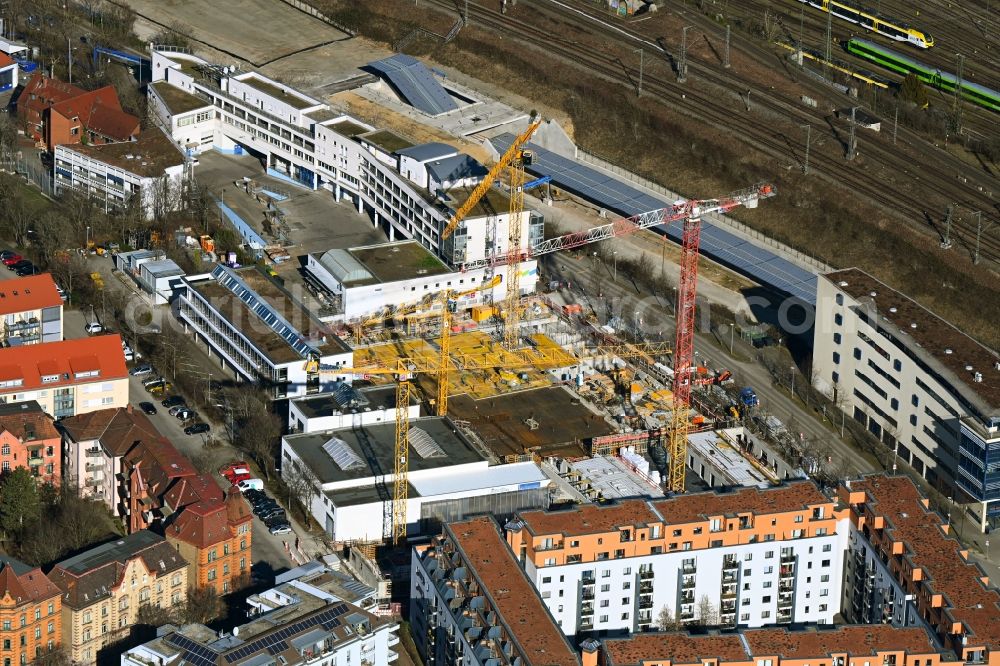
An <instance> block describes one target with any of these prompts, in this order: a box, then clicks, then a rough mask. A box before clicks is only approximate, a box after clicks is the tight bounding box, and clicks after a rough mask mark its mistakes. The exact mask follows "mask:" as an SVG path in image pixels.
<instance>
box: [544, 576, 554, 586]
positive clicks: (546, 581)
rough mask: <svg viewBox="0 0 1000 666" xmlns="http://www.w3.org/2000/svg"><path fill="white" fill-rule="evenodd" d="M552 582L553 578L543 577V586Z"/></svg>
mask: <svg viewBox="0 0 1000 666" xmlns="http://www.w3.org/2000/svg"><path fill="white" fill-rule="evenodd" d="M551 582H552V576H544V577H542V585H545V584H546V583H551Z"/></svg>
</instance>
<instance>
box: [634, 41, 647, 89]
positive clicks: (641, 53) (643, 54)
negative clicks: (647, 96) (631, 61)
mask: <svg viewBox="0 0 1000 666" xmlns="http://www.w3.org/2000/svg"><path fill="white" fill-rule="evenodd" d="M636 51H638V52H639V92H638V96H639V97H642V66H643V63H644V61H645V60H646V52H645V51H643V50H642V49H636Z"/></svg>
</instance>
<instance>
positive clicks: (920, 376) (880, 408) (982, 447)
mask: <svg viewBox="0 0 1000 666" xmlns="http://www.w3.org/2000/svg"><path fill="white" fill-rule="evenodd" d="M817 304H818V305H817V308H816V324H815V339H814V344H813V375H814V383H815V385H816V387H817V388H818V389H819V390H821V391H823V392H825V393H827V394H828V395H830V396H831V397H832V398H834V399H835V400H836V402H837V404H838V405H840V408H841V409H843V410H844V411H845V412H846V414H847V415H848V416H852V417H853V418H855V419H856V420H857V421H859V422H860V423H863V424H864V425H865V426H866V427H867V428H868V430H869V431H870V432H871V433H872V434H873V435H874V436H875V437H877V438H879V439H880V440H881V441H882V442H883V443H884V444H885V446H886V447H887V450H888V451H890V452H895V455H896V456H898V459H899V461H900V462H903V463H907V464H909V465H910V466H911V467H912V468H913V469H914V470H915V471H916V472H917V473H919V474H920V475H921V476H923V477H924V478H926V479H927V480H928V481H929V482H931V483H932V484H934V485H935V486H936V487H937V488H939V489H941V490H942V492H944V493H945V494H946V495H954V496H955V497H956V500H957V501H959V503H960V504H962V505H963V509H962V510H965V511H968V512H970V514H972V515H974V518H975V520H976V521H977V522H978V523H979V524H980V527H981V529H983V530H984V531H985V530H986V529H987V527H996V526H998V525H1000V471H998V470H997V465H996V463H997V462H998V461H1000V355H998V354H997V352H996V351H995V350H991V349H988V348H986V347H984V346H983V345H981V344H979V343H978V342H976V341H975V340H973V339H972V338H970V337H969V336H967V335H965V334H964V333H962V332H961V331H959V330H958V329H956V328H955V327H954V326H952V325H951V324H949V323H948V322H946V321H944V320H942V319H941V318H939V317H937V316H936V315H934V314H933V313H932V312H930V311H929V310H927V309H926V308H924V307H922V306H920V305H919V304H917V303H916V302H914V301H913V300H911V299H909V298H908V297H906V296H905V295H903V294H901V293H899V292H897V291H895V290H894V289H892V288H890V287H888V286H887V285H885V284H883V283H882V282H880V281H879V280H876V279H875V278H873V277H872V276H870V275H868V274H867V273H864V272H863V271H860V270H858V269H854V268H852V269H847V270H842V271H835V272H832V273H828V274H826V275H823V276H820V278H819V280H818V287H817Z"/></svg>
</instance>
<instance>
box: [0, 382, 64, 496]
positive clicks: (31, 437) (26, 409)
mask: <svg viewBox="0 0 1000 666" xmlns="http://www.w3.org/2000/svg"><path fill="white" fill-rule="evenodd" d="M60 442H61V438H60V436H59V431H58V430H56V427H55V425H54V423H53V420H52V417H51V416H49V415H48V414H46V413H45V412H43V411H42V408H41V407H40V406H39V404H38V403H37V402H34V401H30V402H19V403H15V404H13V405H0V473H3V472H7V471H8V470H12V469H16V468H18V467H26V468H27V469H28V470H29V471H30V472H31V473H32V474H34V475H35V476H36V477H37V480H38V482H39V483H51V484H53V485H56V486H58V485H59V484H60V480H61V478H62V476H61V471H62V470H61V469H60V468H61V465H60V464H59V462H60V460H61V459H62V456H61V455H60V453H61V452H60V449H61V447H60Z"/></svg>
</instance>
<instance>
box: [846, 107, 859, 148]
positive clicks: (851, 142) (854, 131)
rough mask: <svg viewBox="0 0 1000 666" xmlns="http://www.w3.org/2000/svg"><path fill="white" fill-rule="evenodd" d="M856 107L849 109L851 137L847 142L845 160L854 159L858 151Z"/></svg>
mask: <svg viewBox="0 0 1000 666" xmlns="http://www.w3.org/2000/svg"><path fill="white" fill-rule="evenodd" d="M857 110H858V107H856V106H852V107H851V135H850V137H849V138H848V140H847V160H848V161H851V160H853V159H854V154H855V153H856V152H857V151H858V137H857V124H856V123H855V115H854V114H855V113H856V112H857Z"/></svg>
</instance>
